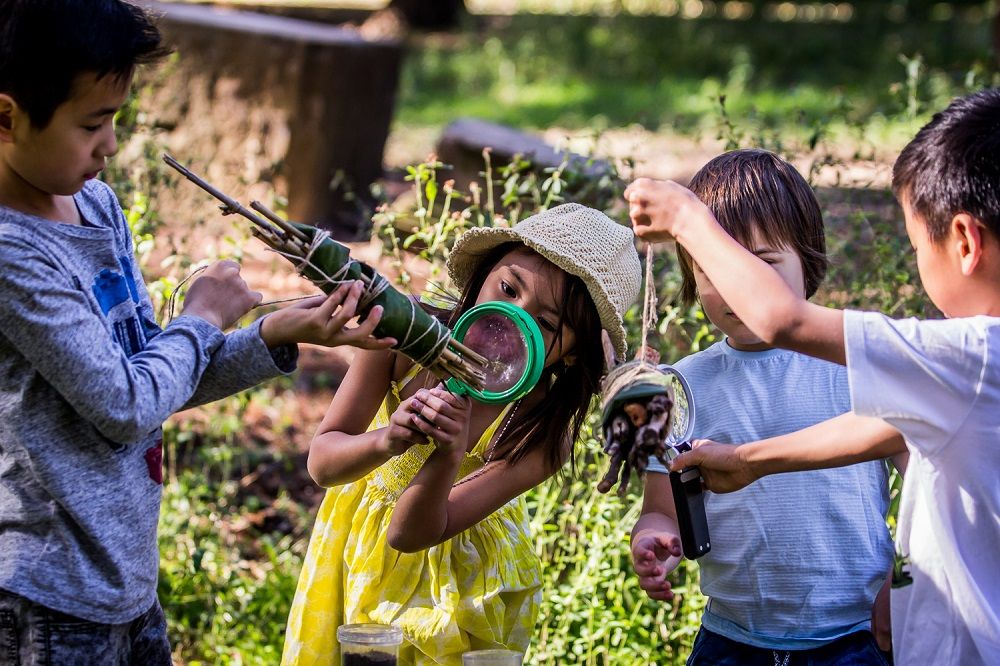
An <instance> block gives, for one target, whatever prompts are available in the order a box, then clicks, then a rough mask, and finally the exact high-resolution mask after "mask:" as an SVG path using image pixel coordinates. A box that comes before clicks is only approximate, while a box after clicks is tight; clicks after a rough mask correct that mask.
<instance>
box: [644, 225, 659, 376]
mask: <svg viewBox="0 0 1000 666" xmlns="http://www.w3.org/2000/svg"><path fill="white" fill-rule="evenodd" d="M656 307H657V299H656V285H655V284H654V283H653V244H652V243H647V244H646V284H645V286H644V288H643V294H642V346H640V347H639V358H640V360H641V362H642V363H643V364H646V363H648V359H647V358H646V345H647V340H648V339H649V329H650V328H652V327H654V326H656V323H657V321H658V317H657V316H656ZM650 365H652V364H650Z"/></svg>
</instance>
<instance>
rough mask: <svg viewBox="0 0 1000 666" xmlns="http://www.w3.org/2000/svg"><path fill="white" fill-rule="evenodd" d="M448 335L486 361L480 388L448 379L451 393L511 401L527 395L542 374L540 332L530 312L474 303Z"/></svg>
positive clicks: (494, 303) (489, 401)
mask: <svg viewBox="0 0 1000 666" xmlns="http://www.w3.org/2000/svg"><path fill="white" fill-rule="evenodd" d="M452 337H454V338H455V339H456V340H457V341H459V342H461V343H462V344H464V345H465V346H466V347H469V348H470V349H472V350H473V351H474V352H476V353H478V354H480V355H481V356H483V357H484V358H486V359H487V361H488V363H487V365H486V381H485V382H484V386H483V390H482V391H478V390H476V389H474V388H472V387H471V386H469V385H468V384H465V383H464V382H461V381H459V380H458V379H455V378H451V379H449V380H448V384H447V386H448V390H450V391H451V392H452V393H455V394H458V395H469V396H472V397H473V398H475V399H476V400H478V401H479V402H484V403H487V404H501V403H506V402H513V401H514V400H517V399H518V398H522V397H524V396H525V395H527V394H528V392H530V391H531V389H533V388H534V387H535V384H537V383H538V379H539V378H540V377H541V376H542V368H543V366H544V361H545V344H544V342H543V341H542V331H541V330H540V329H539V328H538V324H536V323H535V320H534V319H532V317H531V315H529V314H528V313H527V312H525V311H524V310H523V309H521V308H519V307H518V306H516V305H514V304H513V303H507V302H504V301H489V302H487V303H480V304H479V305H476V306H475V307H473V308H471V309H470V310H469V311H468V312H466V313H465V314H463V315H462V316H461V317H460V318H459V320H458V322H457V323H456V324H455V328H454V330H453V331H452Z"/></svg>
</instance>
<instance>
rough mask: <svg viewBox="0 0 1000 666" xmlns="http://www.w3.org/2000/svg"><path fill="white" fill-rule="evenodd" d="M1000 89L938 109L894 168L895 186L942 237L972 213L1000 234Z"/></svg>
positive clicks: (938, 239) (900, 196) (899, 195)
mask: <svg viewBox="0 0 1000 666" xmlns="http://www.w3.org/2000/svg"><path fill="white" fill-rule="evenodd" d="M998 183H1000V89H997V88H993V89H989V90H981V91H979V92H977V93H973V94H971V95H967V96H966V97H960V98H959V99H956V100H955V101H953V102H952V103H951V104H949V105H948V108H947V109H945V110H944V111H941V112H939V113H936V114H934V117H933V118H932V119H931V121H930V122H929V123H927V124H926V125H924V126H923V128H921V130H920V131H919V132H917V136H915V137H914V138H913V140H912V141H910V143H909V144H907V146H906V148H904V149H903V152H902V153H900V154H899V158H898V159H896V164H895V166H894V167H893V169H892V189H893V191H894V192H895V194H896V198H898V199H899V200H900V202H906V203H907V204H908V205H909V207H910V209H911V210H912V211H913V212H914V213H916V214H917V215H918V216H919V217H920V219H921V221H922V222H923V223H924V224H925V225H926V227H927V233H928V236H929V237H930V239H931V240H932V241H933V242H935V243H940V242H942V241H943V240H944V239H945V237H946V236H947V234H948V227H949V226H950V224H951V220H952V218H954V216H955V215H957V214H958V213H968V214H969V215H971V216H972V217H974V218H976V219H977V220H979V221H980V222H982V223H983V224H984V225H986V227H987V228H988V229H989V230H990V232H991V233H992V234H993V235H994V236H996V237H998V238H1000V185H998Z"/></svg>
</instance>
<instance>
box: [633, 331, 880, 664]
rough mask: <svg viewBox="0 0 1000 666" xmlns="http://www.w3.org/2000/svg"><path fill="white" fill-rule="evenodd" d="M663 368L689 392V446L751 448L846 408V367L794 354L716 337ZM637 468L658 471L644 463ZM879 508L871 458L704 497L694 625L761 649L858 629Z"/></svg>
mask: <svg viewBox="0 0 1000 666" xmlns="http://www.w3.org/2000/svg"><path fill="white" fill-rule="evenodd" d="M675 367H676V368H677V369H678V370H679V371H680V372H681V373H682V374H683V375H684V378H685V379H687V381H688V383H689V384H690V386H691V391H692V392H693V394H694V396H693V397H694V402H695V405H696V407H697V416H696V421H695V427H694V437H695V438H698V439H701V438H706V439H711V440H714V441H717V442H725V443H733V444H739V443H743V442H749V441H755V440H759V439H765V438H768V437H774V436H777V435H782V434H785V433H789V432H794V431H796V430H801V429H802V428H806V427H808V426H811V425H815V424H816V423H819V422H821V421H825V420H827V419H830V418H832V417H834V416H838V415H840V414H843V413H844V412H846V411H848V410H849V409H850V395H849V392H848V385H847V373H846V370H845V369H844V368H843V367H841V366H838V365H835V364H832V363H827V362H825V361H820V360H817V359H813V358H810V357H808V356H804V355H802V354H797V353H795V352H790V351H785V350H781V349H772V350H768V351H762V352H743V351H738V350H735V349H733V348H732V347H730V346H729V344H728V343H727V342H726V341H722V342H719V343H716V344H715V345H712V346H711V347H710V348H708V349H706V350H704V351H702V352H699V353H697V354H693V355H691V356H688V357H687V358H685V359H682V360H681V361H679V362H678V363H677V364H676V366H675ZM649 471H651V472H660V473H664V472H665V471H666V470H665V469H664V468H663V466H662V465H660V464H659V463H657V462H655V461H651V463H650V467H649ZM888 505H889V501H888V473H887V469H886V465H885V463H884V462H881V461H875V462H869V463H863V464H859V465H851V466H849V467H841V468H836V469H827V470H817V471H810V472H797V473H793V474H776V475H773V476H767V477H764V478H762V479H760V480H759V481H757V482H755V483H753V484H751V485H750V486H748V487H746V488H744V489H743V490H740V491H738V492H734V493H728V494H724V495H716V494H714V493H707V494H706V501H705V506H706V513H707V517H708V525H709V531H710V533H711V538H712V550H711V551H710V552H709V553H708V554H707V555H705V556H704V557H701V558H700V559H699V560H698V562H699V564H700V567H701V589H702V592H703V593H704V594H705V596H707V597H708V598H709V601H708V606H707V608H706V610H705V615H704V617H703V618H702V622H703V624H704V626H705V628H707V629H708V630H710V631H714V632H715V633H718V634H722V635H723V636H726V637H728V638H730V639H732V640H735V641H739V642H741V643H745V644H750V645H755V646H757V647H762V648H766V649H773V650H795V649H808V648H813V647H818V646H821V645H823V644H825V643H828V642H830V641H833V640H835V639H837V638H839V637H841V636H844V635H846V634H849V633H851V632H853V631H859V630H864V629H868V628H869V627H870V620H871V610H872V603H873V601H874V599H875V595H876V593H877V592H878V589H879V587H880V586H881V585H882V583H883V582H884V580H885V577H886V575H887V574H888V572H889V569H890V566H891V563H892V543H891V540H890V537H889V531H888V528H887V527H886V524H885V515H886V511H887V509H888Z"/></svg>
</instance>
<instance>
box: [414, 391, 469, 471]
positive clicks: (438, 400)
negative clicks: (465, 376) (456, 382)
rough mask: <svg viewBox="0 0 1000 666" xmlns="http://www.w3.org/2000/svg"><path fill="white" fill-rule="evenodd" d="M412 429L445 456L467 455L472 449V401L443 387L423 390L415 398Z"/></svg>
mask: <svg viewBox="0 0 1000 666" xmlns="http://www.w3.org/2000/svg"><path fill="white" fill-rule="evenodd" d="M411 404H412V409H413V416H414V419H415V420H414V424H413V427H415V428H417V429H418V430H420V432H422V433H424V434H425V435H427V436H428V437H431V438H433V439H434V443H435V444H436V445H437V447H438V448H439V449H441V450H442V451H444V452H445V453H451V454H454V455H455V456H459V455H460V454H461V455H464V454H465V451H466V449H467V448H468V445H469V416H470V414H471V411H472V401H471V400H469V399H468V398H466V397H462V396H457V395H455V394H453V393H451V392H449V391H448V390H447V389H445V388H444V386H443V385H441V384H439V385H438V386H436V387H435V388H433V389H430V390H428V389H420V390H419V391H417V392H416V393H415V394H414V395H413V402H412V403H411Z"/></svg>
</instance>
